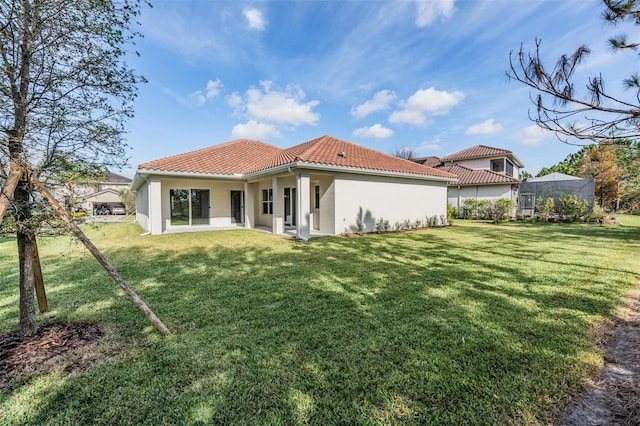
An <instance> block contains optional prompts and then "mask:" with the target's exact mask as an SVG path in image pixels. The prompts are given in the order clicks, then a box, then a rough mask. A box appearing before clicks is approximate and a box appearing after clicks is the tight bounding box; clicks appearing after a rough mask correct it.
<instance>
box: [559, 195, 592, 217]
mask: <svg viewBox="0 0 640 426" xmlns="http://www.w3.org/2000/svg"><path fill="white" fill-rule="evenodd" d="M588 208H589V202H588V201H580V200H579V199H578V196H577V195H574V194H565V195H563V196H562V198H560V206H559V208H558V211H559V213H560V214H561V215H562V216H564V217H565V219H566V220H569V221H570V222H573V221H575V220H577V219H579V218H581V217H583V216H585V215H586V214H587V210H588Z"/></svg>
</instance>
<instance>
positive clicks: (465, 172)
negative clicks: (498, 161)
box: [438, 164, 518, 185]
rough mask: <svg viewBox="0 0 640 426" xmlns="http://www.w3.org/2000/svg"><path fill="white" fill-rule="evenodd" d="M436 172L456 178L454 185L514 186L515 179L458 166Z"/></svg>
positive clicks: (445, 167) (489, 171) (444, 167)
mask: <svg viewBox="0 0 640 426" xmlns="http://www.w3.org/2000/svg"><path fill="white" fill-rule="evenodd" d="M438 170H444V171H446V172H448V173H453V174H455V175H457V176H458V181H457V182H455V183H454V185H487V184H494V183H504V184H515V183H518V180H517V179H514V178H512V177H510V176H506V175H503V174H502V173H496V172H492V171H491V170H486V169H470V168H468V167H464V166H460V165H458V164H456V165H453V166H440V167H438Z"/></svg>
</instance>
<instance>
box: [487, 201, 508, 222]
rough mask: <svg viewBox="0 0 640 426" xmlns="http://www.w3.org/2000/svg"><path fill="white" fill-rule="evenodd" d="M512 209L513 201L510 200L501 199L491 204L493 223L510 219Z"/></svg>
mask: <svg viewBox="0 0 640 426" xmlns="http://www.w3.org/2000/svg"><path fill="white" fill-rule="evenodd" d="M512 208H513V201H512V200H510V199H508V198H500V199H498V200H495V201H494V202H493V203H491V216H492V217H491V219H493V223H498V222H500V221H501V220H506V219H509V214H510V213H511V209H512Z"/></svg>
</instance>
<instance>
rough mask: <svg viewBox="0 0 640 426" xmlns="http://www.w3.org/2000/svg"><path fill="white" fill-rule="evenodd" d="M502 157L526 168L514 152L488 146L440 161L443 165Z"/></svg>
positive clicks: (455, 154) (475, 147)
mask: <svg viewBox="0 0 640 426" xmlns="http://www.w3.org/2000/svg"><path fill="white" fill-rule="evenodd" d="M502 156H507V157H510V158H512V159H513V161H514V163H516V165H517V166H518V167H524V164H523V163H522V162H521V161H520V160H519V159H518V157H516V156H515V154H514V153H513V152H512V151H510V150H508V149H502V148H495V147H492V146H487V145H475V146H472V147H471V148H467V149H463V150H462V151H458V152H454V153H453V154H449V155H445V156H444V157H441V158H440V161H441V162H443V163H448V162H452V161H461V160H471V159H475V158H491V157H502Z"/></svg>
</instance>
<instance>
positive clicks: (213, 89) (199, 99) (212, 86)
mask: <svg viewBox="0 0 640 426" xmlns="http://www.w3.org/2000/svg"><path fill="white" fill-rule="evenodd" d="M223 87H224V85H223V84H222V82H221V81H220V79H219V78H217V79H216V80H215V81H213V80H209V81H207V87H206V88H205V90H197V91H195V92H193V93H192V94H191V95H190V97H191V99H192V100H193V102H194V103H195V104H196V105H197V106H202V105H204V104H205V102H207V101H208V100H210V99H213V98H215V97H216V96H218V95H219V94H220V91H221V90H222V88H223Z"/></svg>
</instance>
